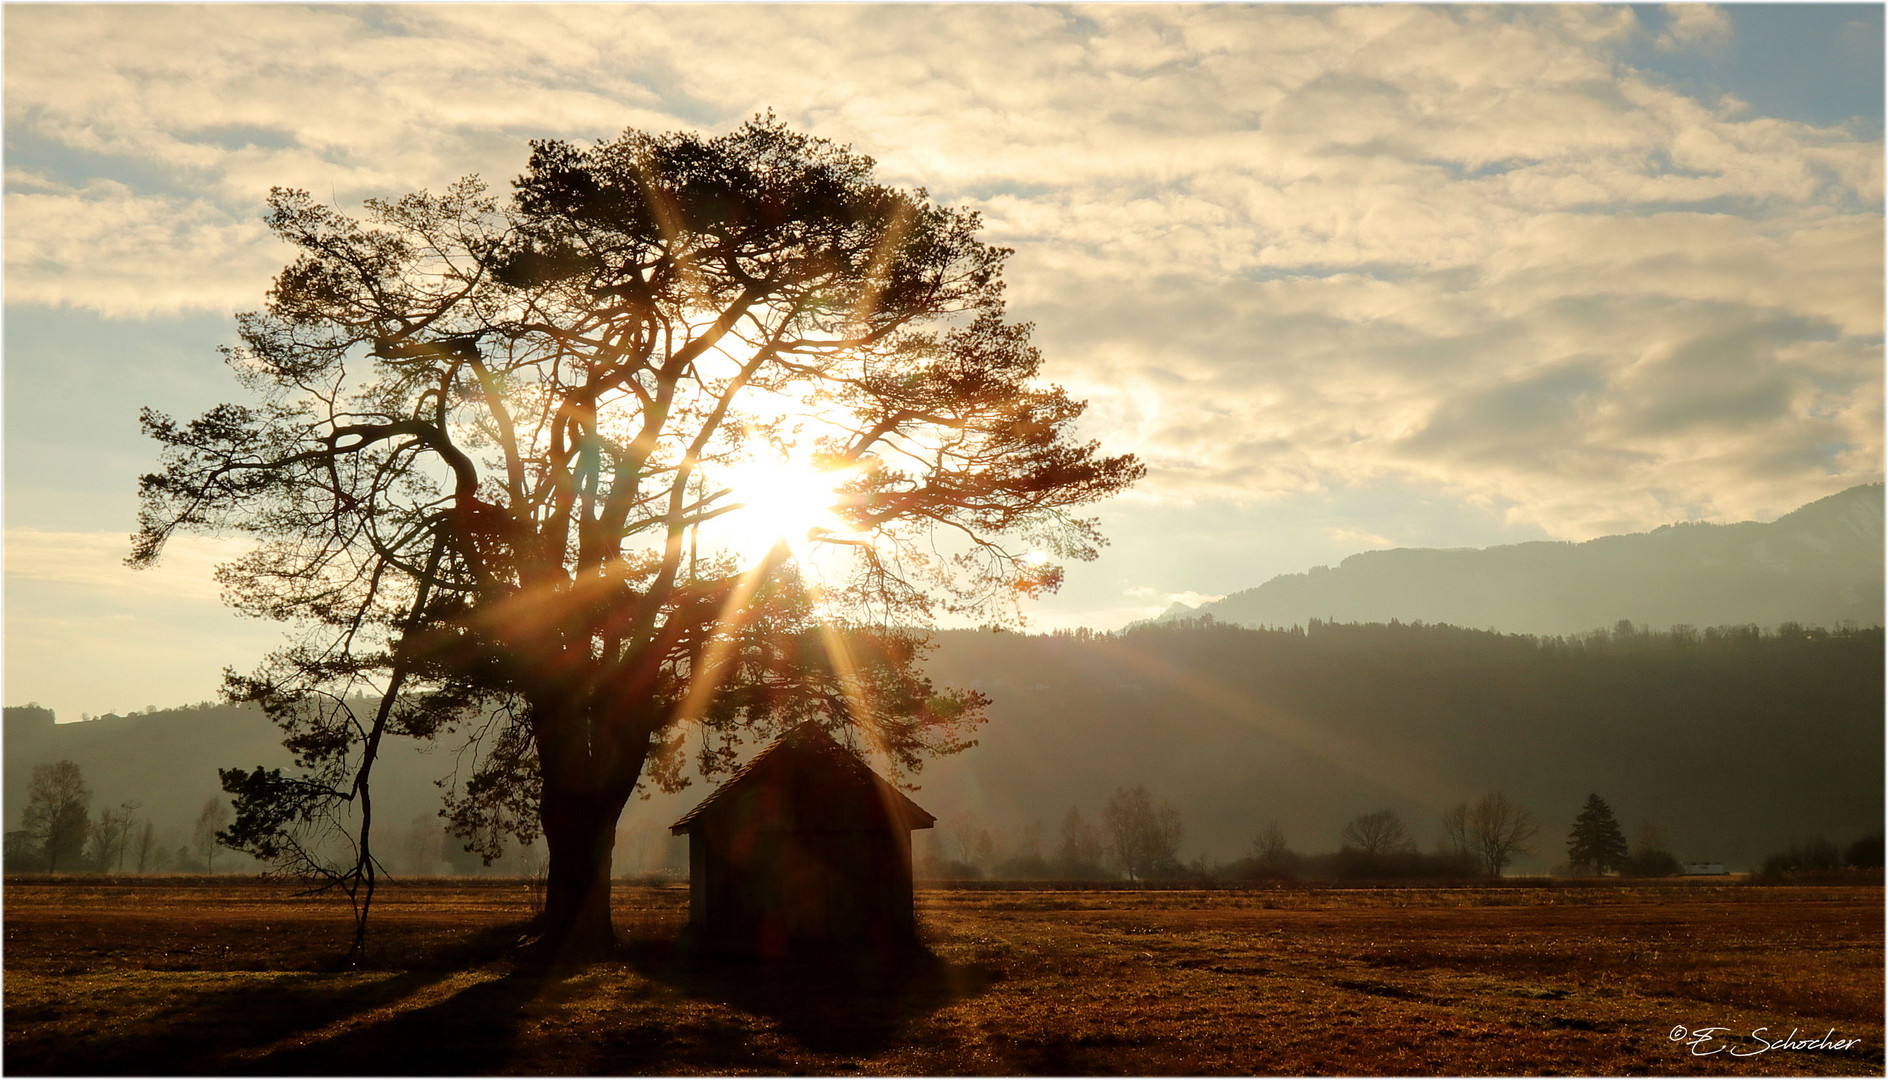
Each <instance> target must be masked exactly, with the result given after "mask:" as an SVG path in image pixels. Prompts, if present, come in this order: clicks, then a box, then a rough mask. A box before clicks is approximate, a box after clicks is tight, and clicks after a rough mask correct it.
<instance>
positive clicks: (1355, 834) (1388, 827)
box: [1344, 810, 1415, 859]
mask: <svg viewBox="0 0 1888 1080" xmlns="http://www.w3.org/2000/svg"><path fill="white" fill-rule="evenodd" d="M1344 842H1345V843H1346V844H1349V845H1350V846H1351V847H1354V848H1356V849H1357V850H1358V851H1361V852H1363V853H1364V854H1365V855H1367V856H1369V857H1370V858H1372V859H1374V858H1376V857H1377V856H1379V855H1388V854H1390V853H1391V852H1393V851H1408V850H1410V849H1411V848H1413V847H1414V846H1415V843H1414V842H1413V841H1411V840H1410V838H1409V830H1408V829H1405V828H1404V827H1403V818H1402V817H1401V816H1400V815H1399V814H1397V812H1396V811H1394V810H1373V811H1371V812H1370V813H1368V814H1364V815H1362V816H1359V817H1356V818H1352V819H1351V822H1350V824H1348V825H1346V826H1344Z"/></svg>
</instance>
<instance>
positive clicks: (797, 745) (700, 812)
mask: <svg viewBox="0 0 1888 1080" xmlns="http://www.w3.org/2000/svg"><path fill="white" fill-rule="evenodd" d="M807 766H811V768H812V770H813V771H814V772H816V773H817V774H819V775H820V776H821V786H822V787H823V788H826V789H827V790H829V791H831V790H833V789H839V788H852V789H854V790H857V791H861V792H869V793H870V794H872V795H875V796H876V797H877V799H878V800H879V802H880V803H881V804H883V805H884V806H885V808H886V809H887V810H889V811H891V812H892V815H893V817H894V818H895V819H897V820H899V821H901V822H902V823H903V824H904V826H905V827H906V828H908V829H928V828H930V827H931V826H932V825H933V824H935V823H936V822H937V817H936V815H934V814H932V813H931V812H930V811H928V810H926V809H924V808H923V807H921V806H919V805H918V804H917V803H915V802H912V801H911V800H910V799H909V798H906V796H905V793H904V792H902V791H899V790H898V789H897V788H895V787H893V786H892V785H891V784H890V783H888V782H887V781H886V780H885V779H884V778H883V777H881V776H879V774H877V773H875V772H873V771H872V769H871V767H870V766H868V765H867V764H866V763H865V762H864V761H863V760H861V759H860V757H859V755H858V754H856V753H854V752H852V751H851V750H849V749H847V748H846V747H844V746H841V745H839V744H838V743H837V742H835V741H833V737H832V736H830V735H828V734H826V731H825V729H823V728H821V727H820V725H819V723H818V722H817V721H814V720H808V721H806V722H804V723H802V724H800V725H799V726H798V727H795V728H794V729H793V730H791V731H789V732H787V733H786V734H785V735H782V736H780V737H779V738H778V739H775V740H774V741H773V742H771V743H768V744H767V745H766V746H765V747H763V748H762V749H761V751H760V753H758V754H755V755H754V757H753V760H751V761H749V762H748V763H747V764H745V765H743V766H741V767H740V768H739V769H736V770H735V771H734V775H732V776H730V777H728V779H727V781H726V782H724V783H723V784H722V785H721V786H720V787H718V788H716V789H715V790H714V791H712V792H710V793H709V795H708V797H707V798H705V799H703V800H702V801H701V802H700V803H698V804H696V806H695V808H694V809H693V810H690V811H689V812H688V813H686V814H684V815H682V817H681V819H680V820H679V821H677V822H676V823H675V824H674V825H671V826H669V831H670V832H671V833H675V834H678V835H679V834H681V833H685V832H688V831H690V829H692V828H693V827H694V826H695V825H696V824H698V823H700V822H701V821H702V820H704V819H705V818H709V817H712V816H714V814H715V811H716V809H717V808H718V807H720V806H723V805H726V804H727V803H728V802H729V801H730V796H732V795H735V794H737V793H738V792H740V791H741V790H742V789H745V788H748V787H753V786H762V785H766V784H768V783H771V782H775V781H776V780H777V779H778V778H781V777H783V776H785V775H787V774H789V773H791V774H797V775H804V774H803V772H802V769H804V768H805V767H807Z"/></svg>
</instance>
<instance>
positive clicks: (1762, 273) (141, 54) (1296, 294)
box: [5, 5, 1883, 719]
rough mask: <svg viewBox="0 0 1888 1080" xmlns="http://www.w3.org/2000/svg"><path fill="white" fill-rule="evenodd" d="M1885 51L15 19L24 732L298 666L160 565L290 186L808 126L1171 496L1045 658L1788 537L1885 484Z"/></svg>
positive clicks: (846, 14)
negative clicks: (966, 269) (1093, 632)
mask: <svg viewBox="0 0 1888 1080" xmlns="http://www.w3.org/2000/svg"><path fill="white" fill-rule="evenodd" d="M1881 20H1882V13H1881V9H1880V8H1879V7H1870V6H1815V5H1803V6H1794V5H1792V6H1767V5H1756V6H1726V7H1715V6H1710V5H1686V6H1676V7H1672V8H1655V7H1630V8H1629V7H1599V6H1591V7H1570V8H1549V7H1535V6H1526V7H1451V8H1441V7H1419V6H1404V5H1397V6H1378V7H1336V6H1331V7H1302V8H1299V7H1233V6H1215V7H1134V6H1128V7H1115V6H1106V7H1092V8H1084V7H1038V6H1021V5H1001V6H992V7H977V6H964V7H928V6H917V5H906V6H880V7H873V6H858V7H853V6H838V7H816V8H815V7H805V8H802V7H763V8H741V9H730V8H714V7H686V6H670V7H656V8H623V7H574V6H573V7H538V8H531V9H528V10H527V9H518V8H506V7H502V6H496V7H494V6H476V7H452V6H443V7H438V6H419V7H392V8H376V7H365V8H360V7H339V6H315V7H290V6H268V7H249V6H214V7H136V6H133V7H111V8H101V7H85V6H65V5H46V6H40V7H32V6H28V7H21V8H18V9H15V10H12V11H10V12H9V13H8V18H7V22H6V29H5V34H6V41H5V48H6V73H5V79H6V85H5V88H6V108H7V114H6V150H7V175H6V194H5V198H6V225H5V228H6V242H7V243H6V258H7V268H6V269H7V294H6V304H7V310H6V323H5V337H6V340H5V346H6V361H7V362H6V370H5V379H6V405H5V409H6V417H5V420H6V428H5V430H6V440H7V445H6V512H7V513H6V518H7V522H6V524H7V535H6V551H7V560H6V590H7V610H6V620H7V648H6V654H7V655H6V660H7V671H6V675H7V679H6V700H8V701H10V702H14V703H20V702H25V701H29V700H37V701H39V702H41V703H43V704H46V705H49V706H52V707H53V708H55V709H56V710H57V712H58V714H59V715H60V717H61V719H72V718H76V717H77V716H79V715H80V714H81V713H85V712H89V713H103V712H107V711H113V710H116V711H124V710H128V709H136V708H139V707H142V706H144V705H147V704H148V705H155V704H166V703H174V702H181V701H195V700H199V699H202V698H206V697H209V696H212V695H213V694H214V692H215V689H216V686H217V682H218V678H219V674H220V671H221V670H222V668H223V667H224V666H225V665H230V666H234V667H236V668H237V669H239V670H246V669H248V668H249V667H250V666H251V665H252V664H253V663H254V662H255V660H256V659H257V658H258V657H259V656H260V655H261V653H262V652H263V651H264V650H265V649H266V648H268V647H269V646H270V645H272V644H273V643H274V642H275V640H276V630H275V628H273V627H270V626H266V625H262V624H257V623H250V622H243V621H240V620H238V619H237V618H235V617H234V616H232V615H229V614H228V613H227V612H225V611H223V610H222V609H221V608H220V607H219V605H218V604H217V601H216V586H215V584H214V582H213V580H212V579H211V577H210V567H211V566H212V565H213V564H214V562H215V561H217V559H218V558H221V557H227V556H228V555H229V554H231V553H232V551H231V548H230V547H229V546H227V545H218V544H217V543H214V542H211V541H190V542H183V543H178V544H175V545H173V547H172V549H171V550H170V552H169V553H168V556H167V561H166V564H165V565H164V566H162V567H160V568H158V569H155V570H152V571H148V572H145V573H142V574H132V573H131V572H129V571H127V570H125V569H124V568H123V567H122V566H121V565H120V564H119V560H120V559H121V558H122V556H123V555H124V553H125V550H126V543H125V536H126V534H127V533H128V532H129V531H130V530H131V528H132V527H133V488H134V483H135V477H136V476H137V475H138V474H139V473H140V472H143V471H145V470H147V469H149V468H150V467H151V466H152V464H153V458H154V451H153V448H152V447H151V446H150V445H149V444H147V443H145V442H144V441H143V440H142V439H141V438H140V437H139V436H138V434H137V429H136V423H135V415H136V410H137V408H138V407H139V406H140V405H147V404H148V405H153V406H156V407H159V408H162V409H165V410H167V411H170V412H172V413H173V414H176V415H179V416H189V415H194V414H196V413H197V412H199V411H201V410H202V409H203V408H205V407H207V406H209V405H211V404H213V403H215V402H217V401H221V400H226V399H229V398H230V397H232V396H233V395H234V394H235V392H236V391H235V388H234V386H233V383H232V381H231V380H230V378H229V376H228V373H227V372H226V371H224V370H223V369H222V368H221V367H220V365H219V364H218V362H217V358H216V348H217V346H219V345H222V344H227V343H229V342H230V341H231V340H232V338H231V329H232V324H231V320H230V316H231V314H232V313H233V312H235V311H238V310H245V309H250V308H254V307H256V306H258V305H259V304H260V303H261V302H262V299H263V296H264V293H265V291H266V289H267V287H268V282H269V279H270V275H271V274H273V273H274V272H275V271H276V270H277V269H279V268H280V267H281V265H282V264H283V263H284V261H285V260H286V258H287V255H288V252H287V251H286V249H285V248H283V247H281V246H280V245H279V244H277V243H276V242H275V241H274V240H272V239H271V238H270V237H269V235H268V233H267V231H266V230H265V229H264V228H263V227H262V226H261V224H260V221H259V217H260V213H261V210H262V200H263V198H264V196H265V195H266V192H267V190H268V188H269V187H270V186H271V185H277V184H281V185H291V186H300V187H303V188H306V189H308V190H309V191H310V192H312V193H313V194H314V196H315V197H316V198H319V199H324V200H327V199H332V200H335V201H337V202H338V203H340V204H341V205H343V206H346V207H355V206H358V205H359V203H360V201H361V200H362V199H365V198H368V197H388V196H397V195H399V194H402V193H405V192H407V191H410V190H413V189H416V188H421V187H427V188H431V189H433V190H435V191H437V190H440V189H442V188H443V187H444V186H445V185H446V184H448V183H449V182H451V181H452V180H453V179H454V178H456V177H458V176H461V175H463V174H466V173H470V172H477V173H480V174H482V175H483V176H484V177H486V178H487V179H488V180H489V181H491V182H492V183H493V185H494V186H495V187H497V188H501V189H502V188H503V186H504V184H505V183H506V182H507V181H508V180H509V178H511V177H512V176H515V175H516V174H517V173H518V171H519V170H520V168H521V166H522V163H523V161H524V158H525V154H526V152H527V147H526V143H527V141H528V140H529V139H532V138H565V139H572V140H578V141H588V140H592V139H596V138H603V137H611V136H614V135H616V134H618V133H620V132H621V131H622V130H623V129H624V128H625V127H628V126H635V127H639V128H645V129H653V130H664V129H671V128H692V129H700V130H707V131H725V130H728V129H729V128H731V127H733V126H734V125H736V124H737V123H739V122H740V121H741V120H742V119H743V118H745V117H748V116H751V115H753V114H755V113H756V112H759V111H762V110H764V109H767V108H770V107H771V108H773V109H774V110H776V112H777V114H778V115H779V116H780V117H781V118H782V119H783V120H784V121H786V122H787V123H789V124H791V125H792V126H793V127H795V128H796V129H799V130H804V131H808V132H811V133H813V134H817V135H822V136H827V137H831V138H834V139H838V140H841V141H850V142H852V143H853V144H854V145H855V146H856V148H857V149H858V150H860V151H861V152H864V153H868V154H871V155H873V156H875V157H876V158H877V159H878V161H879V173H880V176H881V177H882V178H883V179H885V180H887V181H889V182H891V183H894V184H899V185H906V186H919V185H922V186H926V187H928V188H929V190H930V192H931V194H932V195H933V197H935V198H936V199H938V200H939V201H941V202H943V203H946V204H950V205H956V206H963V207H968V208H971V209H975V210H977V211H979V212H980V213H981V214H982V215H983V218H984V223H985V235H986V236H987V238H988V239H990V240H991V241H993V242H996V243H1001V244H1005V245H1007V246H1010V247H1012V248H1014V249H1015V255H1014V256H1013V258H1012V259H1011V261H1010V264H1009V268H1008V270H1007V272H1006V274H1005V277H1006V279H1007V281H1008V282H1009V284H1010V300H1011V311H1012V313H1013V315H1015V316H1016V317H1018V318H1022V319H1030V320H1033V321H1034V322H1035V323H1036V325H1037V332H1036V341H1037V343H1038V344H1039V345H1040V346H1041V347H1042V349H1043V351H1044V354H1045V356H1046V357H1047V366H1046V369H1045V372H1046V374H1047V375H1048V376H1049V377H1050V378H1052V379H1054V380H1055V381H1058V382H1060V383H1062V384H1063V385H1066V386H1067V387H1068V388H1069V389H1070V390H1071V392H1072V393H1073V394H1074V395H1075V396H1077V397H1084V398H1087V399H1088V400H1089V401H1090V402H1091V410H1090V412H1089V414H1088V416H1087V417H1086V418H1085V420H1084V421H1083V423H1084V425H1085V427H1084V432H1085V434H1086V435H1087V436H1088V437H1092V438H1095V439H1098V440H1100V442H1101V443H1102V445H1103V446H1104V448H1105V449H1106V450H1107V451H1108V452H1111V453H1119V452H1127V451H1131V452H1134V453H1136V454H1138V455H1140V457H1141V458H1142V459H1143V460H1145V461H1146V462H1147V463H1148V465H1149V467H1150V474H1149V476H1148V478H1147V479H1146V480H1145V481H1144V482H1142V483H1141V484H1139V485H1137V486H1136V487H1135V488H1134V489H1133V490H1132V491H1131V492H1130V493H1129V494H1127V495H1125V496H1122V497H1120V498H1117V499H1115V500H1113V501H1111V502H1109V503H1107V504H1104V505H1102V506H1100V507H1099V508H1098V510H1097V512H1098V513H1099V514H1100V516H1101V518H1102V519H1103V528H1104V531H1105V532H1106V533H1108V534H1109V535H1110V536H1111V537H1112V538H1113V540H1114V544H1113V546H1112V547H1111V548H1110V549H1108V550H1107V551H1106V552H1105V553H1104V554H1103V556H1102V558H1101V559H1100V560H1099V561H1097V562H1095V563H1093V564H1084V565H1076V566H1074V567H1072V568H1071V572H1070V577H1069V579H1068V583H1067V584H1066V586H1065V587H1064V589H1063V590H1062V592H1061V593H1060V594H1058V595H1056V596H1054V597H1051V598H1047V599H1045V600H1042V601H1039V602H1036V603H1034V604H1032V605H1031V606H1030V608H1029V614H1030V615H1031V616H1032V618H1034V619H1035V620H1036V622H1037V625H1038V626H1046V627H1053V626H1076V625H1086V626H1093V627H1103V628H1107V627H1119V626H1122V625H1124V624H1126V623H1127V622H1129V621H1131V620H1135V619H1140V618H1148V617H1152V616H1155V615H1157V614H1159V613H1160V612H1161V611H1164V610H1166V609H1167V608H1168V607H1169V606H1170V605H1171V604H1172V603H1174V602H1175V601H1183V602H1187V603H1199V602H1203V601H1206V600H1209V599H1211V598H1214V597H1217V596H1220V595H1223V594H1230V593H1234V592H1236V591H1239V590H1244V589H1251V588H1254V587H1255V586H1258V585H1261V584H1263V583H1264V582H1266V581H1267V580H1269V579H1271V578H1273V577H1275V576H1277V575H1280V574H1296V573H1302V572H1303V571H1305V570H1306V569H1307V568H1308V567H1311V566H1315V565H1319V564H1326V565H1330V564H1336V563H1338V562H1339V561H1340V560H1342V559H1344V558H1346V557H1347V556H1350V555H1353V554H1355V553H1357V552H1359V551H1362V550H1369V549H1384V548H1398V547H1402V548H1460V547H1475V548H1480V547H1488V546H1491V545H1497V544H1512V543H1516V542H1521V541H1532V540H1557V541H1570V542H1583V541H1588V540H1592V539H1594V538H1596V537H1601V536H1607V535H1614V534H1620V533H1630V532H1641V531H1646V530H1651V529H1654V528H1656V527H1658V526H1660V525H1664V524H1668V523H1671V522H1676V521H1711V522H1717V523H1721V524H1723V523H1732V522H1738V521H1745V520H1753V521H1772V520H1774V519H1775V518H1777V517H1778V516H1780V515H1782V514H1785V513H1787V512H1789V511H1791V510H1793V509H1795V508H1796V507H1798V506H1801V505H1803V504H1804V503H1807V502H1810V501H1812V500H1814V499H1817V498H1820V497H1823V496H1827V495H1832V494H1835V493H1837V492H1840V491H1843V490H1846V489H1848V488H1851V487H1854V486H1855V485H1858V484H1865V483H1874V482H1878V481H1879V480H1880V479H1881V460H1882V449H1883V445H1882V437H1881V432H1882V417H1881V407H1882V384H1881V370H1882V355H1881V335H1882V311H1881V296H1882V284H1883V281H1882V246H1883V239H1882V235H1883V234H1882V158H1883V153H1882V117H1881V110H1882V94H1881V88H1882V74H1881V72H1882V60H1881V50H1882V44H1881V43H1882V21H1881ZM678 57H686V58H687V62H686V63H678V62H677V59H676V58H678ZM1320 614H1321V615H1329V614H1336V612H1329V611H1327V612H1322V613H1320ZM1619 617H1638V616H1635V615H1634V614H1633V613H1631V612H1625V611H1621V612H1616V613H1609V614H1607V615H1606V616H1605V617H1604V618H1603V620H1602V621H1603V622H1607V623H1610V622H1611V621H1612V620H1613V619H1615V618H1619ZM1568 618H1569V619H1570V620H1572V621H1573V622H1574V623H1576V624H1577V623H1580V622H1585V621H1590V620H1589V618H1588V616H1587V614H1586V613H1585V612H1584V611H1582V612H1580V613H1577V614H1576V615H1570V616H1568ZM1645 618H1648V619H1649V618H1652V616H1651V615H1647V616H1645ZM1476 621H1477V623H1478V624H1480V620H1479V619H1478V620H1476ZM1698 621H1700V622H1703V621H1705V620H1703V619H1700V620H1698Z"/></svg>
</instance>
